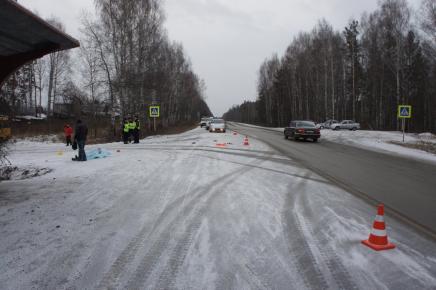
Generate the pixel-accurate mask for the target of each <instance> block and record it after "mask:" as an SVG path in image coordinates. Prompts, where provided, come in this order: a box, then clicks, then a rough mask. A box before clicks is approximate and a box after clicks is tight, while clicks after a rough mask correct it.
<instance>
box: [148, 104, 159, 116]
mask: <svg viewBox="0 0 436 290" xmlns="http://www.w3.org/2000/svg"><path fill="white" fill-rule="evenodd" d="M159 117H160V107H159V106H150V118H159Z"/></svg>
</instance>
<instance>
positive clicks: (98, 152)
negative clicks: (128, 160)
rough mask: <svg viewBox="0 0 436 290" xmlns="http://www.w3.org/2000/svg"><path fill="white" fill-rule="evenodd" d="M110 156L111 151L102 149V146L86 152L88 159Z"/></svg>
mask: <svg viewBox="0 0 436 290" xmlns="http://www.w3.org/2000/svg"><path fill="white" fill-rule="evenodd" d="M109 156H111V153H110V152H109V151H107V150H104V149H101V148H97V149H92V150H91V151H87V152H86V158H87V159H88V160H92V159H99V158H106V157H109Z"/></svg>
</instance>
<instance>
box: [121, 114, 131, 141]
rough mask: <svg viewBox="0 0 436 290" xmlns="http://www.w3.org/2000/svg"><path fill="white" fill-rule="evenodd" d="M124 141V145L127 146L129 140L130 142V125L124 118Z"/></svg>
mask: <svg viewBox="0 0 436 290" xmlns="http://www.w3.org/2000/svg"><path fill="white" fill-rule="evenodd" d="M122 129H123V141H124V144H127V142H128V140H129V131H130V123H129V122H127V119H126V118H124V120H123V128H122Z"/></svg>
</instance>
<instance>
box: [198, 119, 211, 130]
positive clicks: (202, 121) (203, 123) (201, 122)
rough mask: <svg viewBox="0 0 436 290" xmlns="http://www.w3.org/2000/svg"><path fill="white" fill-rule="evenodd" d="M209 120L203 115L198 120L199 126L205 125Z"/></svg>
mask: <svg viewBox="0 0 436 290" xmlns="http://www.w3.org/2000/svg"><path fill="white" fill-rule="evenodd" d="M208 120H209V117H203V118H201V121H200V128H203V127H206V124H207V121H208Z"/></svg>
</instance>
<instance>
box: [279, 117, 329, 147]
mask: <svg viewBox="0 0 436 290" xmlns="http://www.w3.org/2000/svg"><path fill="white" fill-rule="evenodd" d="M284 134H285V138H286V139H288V138H289V137H291V138H293V139H294V140H298V139H304V140H306V139H312V141H313V142H317V141H318V139H319V138H320V137H321V133H320V129H319V128H317V127H316V125H315V123H314V122H312V121H292V122H291V124H289V127H286V128H285V131H284Z"/></svg>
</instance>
